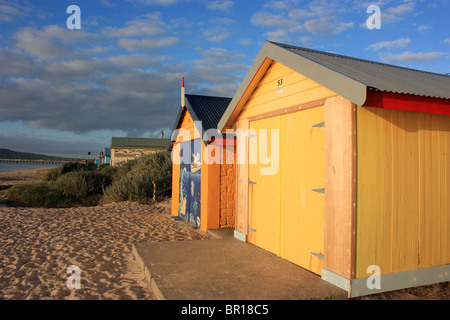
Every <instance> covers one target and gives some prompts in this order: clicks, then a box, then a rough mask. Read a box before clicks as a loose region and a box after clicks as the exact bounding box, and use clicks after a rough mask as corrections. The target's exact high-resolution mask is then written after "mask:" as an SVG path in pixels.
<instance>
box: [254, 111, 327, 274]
mask: <svg viewBox="0 0 450 320" xmlns="http://www.w3.org/2000/svg"><path fill="white" fill-rule="evenodd" d="M323 122H324V108H323V107H317V108H312V109H307V110H303V111H299V112H295V113H290V114H287V115H282V116H277V117H272V118H268V119H263V120H258V121H252V122H250V129H251V130H255V132H251V135H250V138H249V193H248V194H249V205H248V210H249V215H248V217H249V221H248V225H249V229H248V237H247V239H248V241H249V242H250V243H252V244H254V245H256V246H259V247H261V248H263V249H265V250H267V251H270V252H272V253H274V254H276V255H278V256H280V257H281V258H284V259H286V260H289V261H291V262H293V263H295V264H297V265H299V266H301V267H303V268H305V269H308V270H310V271H312V272H314V273H317V274H320V273H321V268H322V258H323V252H324V248H323V246H324V214H325V209H324V205H325V194H324V185H325V150H324V148H325V134H324V127H323ZM261 130H268V131H267V136H268V138H267V141H268V142H267V147H266V146H264V143H262V144H261V138H262V136H261ZM270 130H279V139H278V141H271V138H270V136H271V135H270ZM254 133H256V136H253V135H252V134H254ZM263 140H264V139H263ZM274 143H278V150H279V169H278V172H276V173H275V174H271V175H261V172H262V171H261V169H262V168H264V167H268V165H267V164H264V163H263V162H262V161H261V158H260V155H261V152H262V151H263V154H267V155H269V156H270V153H271V151H270V150H272V144H274ZM261 148H266V150H261ZM255 154H256V156H255ZM272 156H273V155H272ZM252 159H257V161H256V162H255V161H253V162H252Z"/></svg>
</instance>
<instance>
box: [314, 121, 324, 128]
mask: <svg viewBox="0 0 450 320" xmlns="http://www.w3.org/2000/svg"><path fill="white" fill-rule="evenodd" d="M324 127H325V122H321V123H318V124H315V125H313V126H311V128H324Z"/></svg>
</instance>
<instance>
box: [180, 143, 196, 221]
mask: <svg viewBox="0 0 450 320" xmlns="http://www.w3.org/2000/svg"><path fill="white" fill-rule="evenodd" d="M201 148H202V141H201V139H196V140H192V141H186V142H182V143H181V154H180V157H181V163H180V197H179V204H178V215H179V216H180V217H181V218H183V219H184V220H186V221H188V222H191V223H193V224H195V225H196V226H200V199H201V191H200V190H201V189H200V188H201V162H202V158H201V154H202V152H201V150H202V149H201Z"/></svg>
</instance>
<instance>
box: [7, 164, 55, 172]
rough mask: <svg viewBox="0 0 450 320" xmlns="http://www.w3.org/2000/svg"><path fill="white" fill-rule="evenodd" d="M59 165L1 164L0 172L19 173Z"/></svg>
mask: <svg viewBox="0 0 450 320" xmlns="http://www.w3.org/2000/svg"><path fill="white" fill-rule="evenodd" d="M57 166H58V165H57V164H45V163H36V164H33V163H2V162H0V172H10V171H19V170H27V169H41V168H51V167H57Z"/></svg>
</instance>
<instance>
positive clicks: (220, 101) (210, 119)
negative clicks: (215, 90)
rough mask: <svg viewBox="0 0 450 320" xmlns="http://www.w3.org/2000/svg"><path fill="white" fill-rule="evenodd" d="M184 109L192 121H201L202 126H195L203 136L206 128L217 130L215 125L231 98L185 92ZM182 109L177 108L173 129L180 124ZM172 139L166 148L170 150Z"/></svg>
mask: <svg viewBox="0 0 450 320" xmlns="http://www.w3.org/2000/svg"><path fill="white" fill-rule="evenodd" d="M185 96H186V109H187V111H188V112H189V114H190V115H191V117H192V119H194V121H201V122H202V127H201V128H197V129H198V131H199V133H200V134H201V135H202V137H203V133H204V132H205V131H207V130H210V129H214V130H217V125H218V123H219V121H220V119H221V118H222V116H223V113H224V112H225V110H226V109H227V107H228V105H229V104H230V102H231V100H232V99H231V98H226V97H214V96H205V95H195V94H186V95H185ZM181 115H182V109H181V107H180V108H179V111H178V114H177V118H176V121H175V124H174V127H173V130H172V132H173V131H175V130H176V129H177V128H178V126H179V125H180V121H181ZM172 142H173V140H171V141H170V143H169V146H168V149H169V150H170V148H171V145H172Z"/></svg>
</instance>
